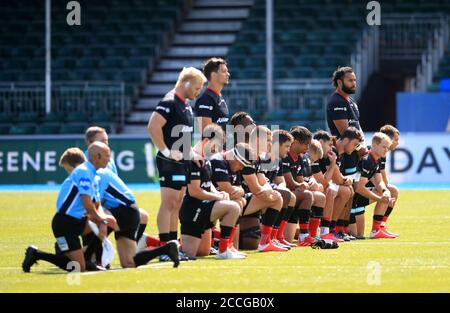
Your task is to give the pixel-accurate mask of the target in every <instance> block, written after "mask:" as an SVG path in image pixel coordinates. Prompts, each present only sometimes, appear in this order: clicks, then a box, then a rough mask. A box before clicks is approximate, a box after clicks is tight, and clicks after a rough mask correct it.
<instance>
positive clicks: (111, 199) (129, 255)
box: [60, 148, 179, 268]
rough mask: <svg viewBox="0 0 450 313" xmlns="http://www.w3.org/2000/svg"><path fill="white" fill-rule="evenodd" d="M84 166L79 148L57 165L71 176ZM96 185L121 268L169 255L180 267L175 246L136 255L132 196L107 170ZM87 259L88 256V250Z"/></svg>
mask: <svg viewBox="0 0 450 313" xmlns="http://www.w3.org/2000/svg"><path fill="white" fill-rule="evenodd" d="M80 161H81V163H83V162H84V154H83V152H82V151H81V150H80V149H78V148H72V149H68V150H66V152H65V153H64V154H63V155H62V156H61V160H60V165H61V166H63V167H64V169H65V170H66V171H67V172H68V174H69V175H70V173H71V172H72V171H73V170H74V168H76V167H77V166H78V165H79V164H81V163H80ZM96 181H97V184H98V186H99V194H100V199H101V202H102V208H103V209H104V212H106V213H107V214H109V215H112V216H114V218H115V220H116V222H117V223H116V224H115V226H114V227H113V228H111V230H112V229H114V231H115V238H116V244H117V251H118V254H119V259H120V264H121V266H122V267H123V268H130V267H136V266H139V265H143V264H146V263H148V262H149V261H150V260H151V259H153V258H155V257H157V256H160V255H169V258H171V259H172V261H173V262H174V266H175V267H177V266H178V264H179V260H178V246H177V244H176V243H173V244H171V245H170V246H165V247H159V248H158V249H155V250H153V251H152V252H147V251H142V252H139V253H136V234H137V230H138V226H139V220H140V216H139V215H140V214H139V209H138V208H137V206H136V204H135V200H134V195H133V193H132V192H131V190H130V189H128V187H127V186H126V185H125V183H124V182H123V181H122V180H121V179H120V178H119V176H117V175H116V174H115V173H113V172H112V171H111V170H110V169H109V168H102V169H99V170H97V176H96ZM90 248H91V245H90V246H88V247H87V249H86V251H85V257H86V255H90V254H89V252H88V250H89V249H90Z"/></svg>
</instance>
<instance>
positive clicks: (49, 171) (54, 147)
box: [0, 133, 450, 184]
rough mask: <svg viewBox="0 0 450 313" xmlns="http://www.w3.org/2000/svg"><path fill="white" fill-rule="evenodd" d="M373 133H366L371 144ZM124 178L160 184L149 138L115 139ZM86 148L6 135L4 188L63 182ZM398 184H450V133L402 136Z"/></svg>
mask: <svg viewBox="0 0 450 313" xmlns="http://www.w3.org/2000/svg"><path fill="white" fill-rule="evenodd" d="M370 138H371V134H370V133H366V140H367V142H368V143H370ZM109 139H110V140H109V142H110V145H111V148H112V150H113V157H114V160H115V162H116V165H117V168H118V171H119V175H120V176H121V177H122V178H123V179H124V181H126V182H127V183H149V182H157V181H158V178H157V171H156V165H155V155H156V149H155V147H154V145H153V144H152V143H151V141H150V140H149V139H148V137H146V136H125V135H111V136H110V138H109ZM75 146H76V147H80V148H81V149H85V143H84V138H83V136H58V137H56V136H2V137H0V184H59V183H61V182H62V181H63V180H64V179H65V177H66V176H67V175H66V173H65V172H64V170H63V169H62V168H60V167H59V166H58V161H59V158H60V156H61V154H62V153H63V151H64V150H65V149H66V148H69V147H75ZM386 167H387V170H388V172H389V173H390V175H389V177H390V180H391V181H392V182H393V183H450V133H402V135H401V137H400V144H399V147H398V149H397V150H396V151H394V152H393V153H389V154H388V158H387V165H386Z"/></svg>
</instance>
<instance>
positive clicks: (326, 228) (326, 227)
mask: <svg viewBox="0 0 450 313" xmlns="http://www.w3.org/2000/svg"><path fill="white" fill-rule="evenodd" d="M330 225H331V220H330V219H328V218H322V220H321V221H320V234H321V235H327V234H329V233H330Z"/></svg>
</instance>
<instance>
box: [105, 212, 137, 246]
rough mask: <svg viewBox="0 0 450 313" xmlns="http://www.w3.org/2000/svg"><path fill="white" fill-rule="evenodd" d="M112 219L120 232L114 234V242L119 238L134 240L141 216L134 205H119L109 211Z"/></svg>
mask: <svg viewBox="0 0 450 313" xmlns="http://www.w3.org/2000/svg"><path fill="white" fill-rule="evenodd" d="M109 211H110V212H111V214H112V215H113V216H114V218H115V219H116V220H117V224H118V225H119V228H120V230H119V231H116V232H114V237H115V238H116V240H117V239H118V238H120V237H125V238H128V239H131V240H136V234H137V230H138V228H139V222H140V220H141V215H140V213H139V208H138V206H137V205H136V203H133V204H131V205H130V206H125V205H121V206H119V207H118V208H115V209H110V210H109Z"/></svg>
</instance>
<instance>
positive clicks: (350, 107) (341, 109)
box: [327, 92, 361, 138]
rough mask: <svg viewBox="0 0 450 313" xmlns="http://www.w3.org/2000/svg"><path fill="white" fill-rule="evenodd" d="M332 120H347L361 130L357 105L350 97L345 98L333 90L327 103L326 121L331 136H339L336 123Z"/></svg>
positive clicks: (350, 124)
mask: <svg viewBox="0 0 450 313" xmlns="http://www.w3.org/2000/svg"><path fill="white" fill-rule="evenodd" d="M333 120H348V125H349V126H353V127H355V128H357V129H359V130H361V125H360V124H359V109H358V105H357V104H356V102H355V101H353V99H352V98H349V99H348V100H347V99H345V98H344V97H343V96H342V95H340V94H339V93H338V92H334V93H333V94H332V95H331V96H330V97H329V98H328V103H327V123H328V128H329V129H330V132H331V134H332V135H333V136H336V137H338V138H339V137H340V136H341V134H339V131H338V129H337V128H336V125H334V122H333Z"/></svg>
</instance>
